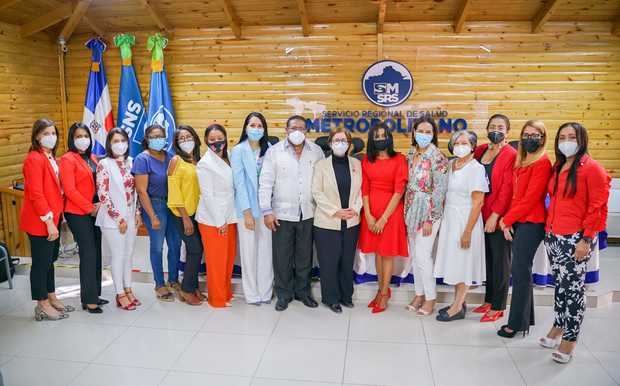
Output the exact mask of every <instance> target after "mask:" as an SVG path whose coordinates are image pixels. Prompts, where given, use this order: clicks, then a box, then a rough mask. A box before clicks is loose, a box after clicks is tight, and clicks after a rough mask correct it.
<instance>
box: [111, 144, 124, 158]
mask: <svg viewBox="0 0 620 386" xmlns="http://www.w3.org/2000/svg"><path fill="white" fill-rule="evenodd" d="M127 146H128V145H127V142H125V141H123V142H116V143H113V144H112V146H111V148H112V153H114V155H115V156H117V157H120V156H124V155H125V153H126V152H127Z"/></svg>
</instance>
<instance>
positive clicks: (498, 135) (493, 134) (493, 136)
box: [487, 131, 506, 145]
mask: <svg viewBox="0 0 620 386" xmlns="http://www.w3.org/2000/svg"><path fill="white" fill-rule="evenodd" d="M487 138H489V141H491V143H493V144H495V145H497V144H498V143H501V142H502V141H504V139H505V138H506V135H505V134H504V133H502V132H501V131H490V132H489V134H487Z"/></svg>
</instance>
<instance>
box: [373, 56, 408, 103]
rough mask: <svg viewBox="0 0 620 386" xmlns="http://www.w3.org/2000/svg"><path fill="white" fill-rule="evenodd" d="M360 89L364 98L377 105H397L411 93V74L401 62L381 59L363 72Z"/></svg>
mask: <svg viewBox="0 0 620 386" xmlns="http://www.w3.org/2000/svg"><path fill="white" fill-rule="evenodd" d="M362 90H363V91H364V94H365V95H366V98H368V100H369V101H371V102H372V103H374V104H375V105H377V106H381V107H394V106H398V105H399V104H401V103H403V102H404V101H406V100H407V98H409V95H411V92H412V91H413V76H411V73H410V72H409V70H408V69H407V67H405V66H403V65H402V64H400V63H398V62H396V61H394V60H381V61H379V62H376V63H374V64H372V65H370V67H368V68H367V69H366V71H365V72H364V75H363V76H362Z"/></svg>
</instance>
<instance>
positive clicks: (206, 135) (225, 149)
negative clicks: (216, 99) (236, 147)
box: [205, 123, 228, 161]
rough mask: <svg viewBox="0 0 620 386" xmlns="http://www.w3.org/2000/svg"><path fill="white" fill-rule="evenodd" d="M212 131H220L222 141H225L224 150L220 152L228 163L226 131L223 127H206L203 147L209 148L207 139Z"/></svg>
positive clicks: (211, 125)
mask: <svg viewBox="0 0 620 386" xmlns="http://www.w3.org/2000/svg"><path fill="white" fill-rule="evenodd" d="M214 130H218V131H221V132H222V134H224V140H225V141H226V143H225V144H224V149H223V150H222V158H224V159H225V160H226V161H228V134H226V129H225V128H224V126H222V125H220V124H219V123H212V124H210V125H209V126H207V128H206V129H205V145H207V147H209V141H208V140H207V139H208V138H209V133H210V132H212V131H214Z"/></svg>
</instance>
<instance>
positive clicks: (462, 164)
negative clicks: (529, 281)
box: [435, 130, 489, 322]
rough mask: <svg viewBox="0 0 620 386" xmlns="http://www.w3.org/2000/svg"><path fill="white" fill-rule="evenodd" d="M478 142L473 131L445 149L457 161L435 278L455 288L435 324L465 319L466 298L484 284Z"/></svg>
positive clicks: (484, 186)
mask: <svg viewBox="0 0 620 386" xmlns="http://www.w3.org/2000/svg"><path fill="white" fill-rule="evenodd" d="M477 142H478V139H477V136H476V134H475V133H474V132H473V131H469V130H461V131H457V132H455V133H454V134H452V137H451V138H450V143H449V145H448V147H449V149H450V151H451V152H452V154H454V155H455V156H456V157H457V159H455V160H452V161H451V162H450V170H449V172H448V190H447V193H446V203H445V206H444V214H443V222H442V223H441V229H440V231H439V237H438V240H437V259H436V262H435V277H438V278H443V281H444V283H446V284H451V285H454V286H455V293H454V301H453V302H452V304H451V305H450V306H448V307H445V308H442V309H441V310H439V314H438V315H437V320H438V321H440V322H451V321H453V320H458V319H464V318H465V313H466V312H467V309H466V305H465V296H466V295H467V291H468V289H469V287H470V286H471V285H475V284H481V283H482V282H483V281H484V280H485V276H486V275H485V263H484V259H485V249H484V229H483V224H482V217H481V215H480V211H481V209H482V204H483V201H484V193H486V192H488V191H489V187H488V181H487V179H486V174H485V171H484V166H482V165H481V164H480V163H478V161H476V160H475V159H474V153H473V151H474V148H475V147H476V144H477Z"/></svg>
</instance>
